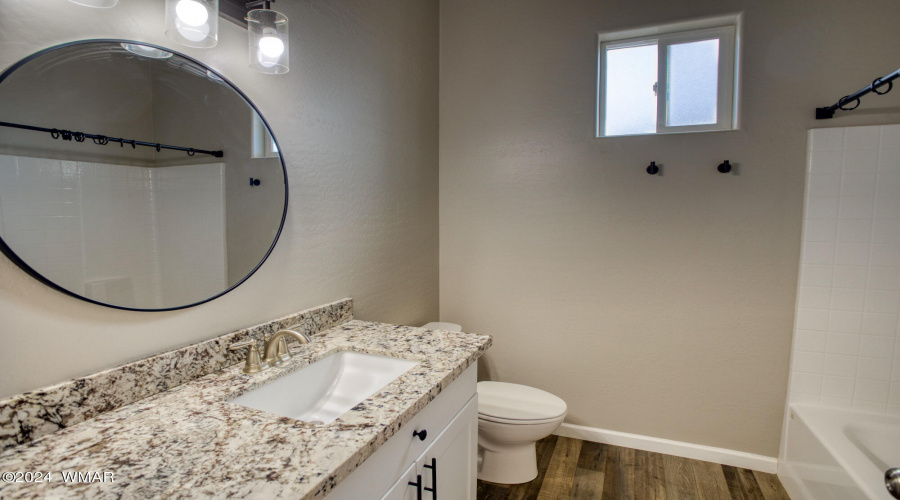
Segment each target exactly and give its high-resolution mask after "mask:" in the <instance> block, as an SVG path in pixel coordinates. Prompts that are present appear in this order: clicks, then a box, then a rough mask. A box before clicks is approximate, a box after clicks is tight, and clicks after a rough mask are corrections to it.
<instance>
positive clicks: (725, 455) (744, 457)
mask: <svg viewBox="0 0 900 500" xmlns="http://www.w3.org/2000/svg"><path fill="white" fill-rule="evenodd" d="M554 434H556V435H557V436H563V437H570V438H576V439H581V440H584V441H592V442H594V443H604V444H611V445H613V446H622V447H625V448H634V449H636V450H644V451H652V452H655V453H664V454H666V455H675V456H676V457H684V458H691V459H694V460H704V461H706V462H715V463H719V464H724V465H730V466H732V467H741V468H744V469H751V470H757V471H760V472H768V473H770V474H774V473H775V472H777V470H778V459H776V458H774V457H765V456H763V455H754V454H752V453H744V452H742V451H735V450H726V449H725V448H714V447H712V446H703V445H700V444H692V443H684V442H681V441H672V440H669V439H660V438H655V437H650V436H641V435H638V434H628V433H625V432H617V431H608V430H606V429H598V428H596V427H585V426H583V425H574V424H562V426H560V428H559V429H558V430H557V431H556V432H554Z"/></svg>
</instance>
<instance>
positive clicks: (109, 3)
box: [69, 0, 119, 9]
mask: <svg viewBox="0 0 900 500" xmlns="http://www.w3.org/2000/svg"><path fill="white" fill-rule="evenodd" d="M69 1H70V2H72V3H77V4H78V5H84V6H85V7H97V8H99V9H109V8H111V7H115V6H116V4H118V3H119V0H69Z"/></svg>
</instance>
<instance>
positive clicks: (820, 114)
mask: <svg viewBox="0 0 900 500" xmlns="http://www.w3.org/2000/svg"><path fill="white" fill-rule="evenodd" d="M897 78H900V69H898V70H897V71H894V72H893V73H890V74H887V75H885V76H882V77H881V78H876V79H875V80H874V81H873V82H872V83H870V84H869V86H868V87H866V88H864V89H862V90H859V91H857V92H855V93H853V94H850V95H846V96H844V97H841V98H840V99H839V100H838V102H837V103H835V104H832V105H831V106H826V107H824V108H816V120H827V119H828V118H834V112H835V111H837V110H839V109H840V110H841V111H852V110H854V109H856V108H858V107H859V98H860V97H862V96H864V95H866V94H868V93H869V92H875V93H876V94H878V95H884V94H887V93H888V92H890V91H891V89H892V88H894V84H893V81H894V80H896V79H897ZM882 85H887V86H888V88H887V90H885V91H884V92H879V91H878V90H877V89H878V88H879V87H881V86H882ZM854 101H856V106H853V107H852V108H845V107H844V105H845V104H847V103H851V102H854Z"/></svg>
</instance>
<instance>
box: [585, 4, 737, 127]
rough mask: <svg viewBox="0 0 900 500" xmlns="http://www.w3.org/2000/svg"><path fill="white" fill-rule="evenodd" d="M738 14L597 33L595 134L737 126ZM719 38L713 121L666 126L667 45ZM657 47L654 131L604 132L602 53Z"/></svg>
mask: <svg viewBox="0 0 900 500" xmlns="http://www.w3.org/2000/svg"><path fill="white" fill-rule="evenodd" d="M740 18H741V16H740V14H738V15H733V16H722V17H718V18H710V19H703V20H696V21H687V22H681V23H674V24H670V25H665V26H656V27H650V28H640V29H634V30H626V31H618V32H611V33H601V34H599V41H598V56H597V60H598V66H597V107H596V109H597V123H596V130H595V133H596V137H627V136H629V135H656V134H671V133H681V132H711V131H722V130H737V129H738V121H737V119H738V113H737V109H738V107H737V103H738V99H737V97H738V94H737V92H738V82H739V80H738V73H739V71H738V69H739V67H738V60H739V57H738V48H739V34H740V29H739V28H740ZM705 40H719V75H718V94H717V103H716V112H717V119H716V123H714V124H705V125H680V126H670V125H667V120H666V118H667V111H668V109H667V105H668V102H669V101H668V96H667V93H668V67H669V58H668V53H669V47H670V46H671V45H676V44H681V43H689V42H700V41H705ZM653 44H656V46H657V51H658V52H657V64H658V66H657V89H658V90H657V96H656V131H655V132H648V133H642V134H617V135H606V133H605V132H606V131H605V129H606V109H605V108H606V75H607V71H606V60H607V57H606V54H607V51H608V50H611V49H621V48H628V47H639V46H642V45H653Z"/></svg>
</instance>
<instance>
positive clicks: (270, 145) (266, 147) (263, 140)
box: [251, 113, 279, 158]
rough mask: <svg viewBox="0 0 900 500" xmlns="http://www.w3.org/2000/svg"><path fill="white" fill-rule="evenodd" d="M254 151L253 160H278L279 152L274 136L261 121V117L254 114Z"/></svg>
mask: <svg viewBox="0 0 900 500" xmlns="http://www.w3.org/2000/svg"><path fill="white" fill-rule="evenodd" d="M251 133H252V137H253V148H252V149H253V151H252V154H251V158H278V157H279V154H278V150H277V146H276V144H275V141H274V140H273V139H272V134H270V133H269V130H268V129H267V128H266V126H265V125H264V124H263V122H262V120H260V118H259V116H257V115H256V113H254V116H253V130H252V132H251Z"/></svg>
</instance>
